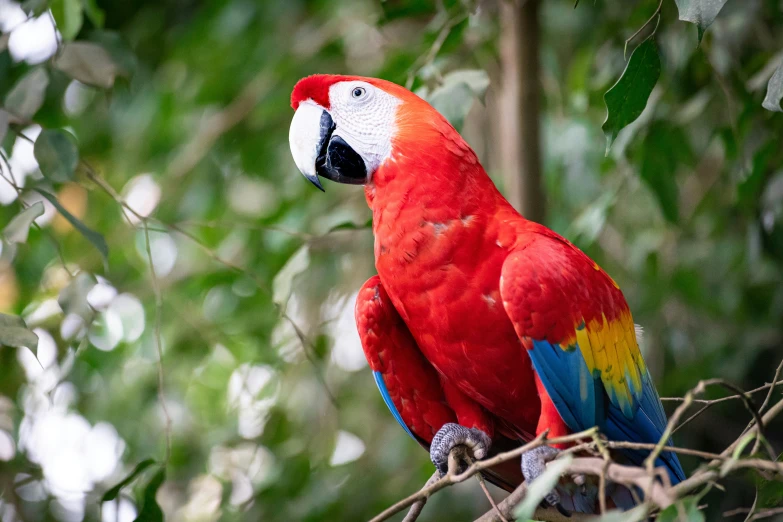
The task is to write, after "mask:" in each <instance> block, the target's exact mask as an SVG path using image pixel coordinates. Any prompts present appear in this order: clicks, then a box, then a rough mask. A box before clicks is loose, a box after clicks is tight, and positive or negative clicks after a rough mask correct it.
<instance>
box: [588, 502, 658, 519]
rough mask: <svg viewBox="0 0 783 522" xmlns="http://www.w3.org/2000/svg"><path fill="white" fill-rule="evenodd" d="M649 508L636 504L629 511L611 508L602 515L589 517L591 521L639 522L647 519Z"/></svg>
mask: <svg viewBox="0 0 783 522" xmlns="http://www.w3.org/2000/svg"><path fill="white" fill-rule="evenodd" d="M648 512H649V509H648V508H647V506H645V505H644V504H642V505H641V506H636V507H635V508H633V509H632V510H630V511H620V510H619V509H613V510H611V511H607V512H606V513H604V514H603V515H601V516H600V517H597V518H591V519H590V520H592V522H641V521H642V520H647V513H648Z"/></svg>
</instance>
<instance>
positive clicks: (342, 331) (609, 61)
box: [0, 0, 783, 522]
mask: <svg viewBox="0 0 783 522" xmlns="http://www.w3.org/2000/svg"><path fill="white" fill-rule="evenodd" d="M523 3H524V4H525V5H523V6H519V5H518V4H514V3H513V2H511V1H507V0H385V1H382V0H316V1H305V0H213V1H196V0H154V1H151V0H149V1H148V0H134V1H125V2H120V1H114V2H109V1H101V0H48V1H47V0H28V1H26V2H24V3H21V4H20V3H17V2H15V1H14V0H0V30H2V37H0V51H1V52H0V99H2V100H4V103H3V107H4V110H2V111H0V134H1V136H0V137H2V139H3V141H2V162H0V167H2V173H3V179H0V205H1V206H0V225H2V226H3V227H4V229H3V243H2V255H1V257H0V312H3V313H5V314H9V315H11V316H21V317H22V318H23V319H24V321H25V323H26V326H27V328H28V329H29V330H31V331H32V332H34V333H35V334H36V335H37V337H38V342H37V346H35V344H34V342H33V341H31V340H30V337H29V331H28V330H26V329H25V328H24V325H23V324H21V323H18V322H16V321H17V320H14V319H12V318H8V317H4V318H3V320H2V321H3V322H2V323H1V324H0V337H1V338H2V342H3V343H4V344H8V345H9V346H6V347H0V491H1V492H2V494H1V496H0V498H1V500H0V519H2V521H3V522H13V521H17V520H27V521H31V520H35V521H37V520H59V521H62V522H75V521H80V520H101V521H105V522H114V521H119V522H131V521H133V520H134V519H136V517H138V516H140V515H143V516H142V517H141V518H142V519H144V520H161V513H160V512H159V511H157V509H158V508H157V505H158V504H159V506H160V509H162V512H164V513H165V515H166V519H167V520H172V521H183V522H184V521H213V520H218V519H220V520H266V521H291V520H296V521H299V520H302V521H337V520H366V519H368V518H370V517H371V516H373V515H375V514H377V513H378V512H380V511H381V510H382V509H383V508H385V507H387V506H388V505H390V504H392V503H393V502H395V501H397V500H399V499H401V498H403V497H404V496H407V495H408V494H409V493H411V492H413V491H414V490H416V489H418V488H419V487H420V486H421V485H422V484H423V483H424V481H425V480H426V479H427V478H428V477H429V476H430V474H431V473H432V465H431V464H430V463H429V460H428V456H427V454H426V452H425V451H424V450H422V449H421V448H420V447H419V446H418V445H417V444H416V443H414V442H413V441H412V440H410V438H409V437H408V436H407V435H406V434H405V433H404V432H403V430H401V429H400V427H399V426H398V425H397V424H396V422H395V421H394V419H393V418H392V416H391V415H390V414H389V412H388V411H387V410H386V407H385V406H384V404H383V401H382V400H381V397H380V394H379V393H378V392H377V390H376V387H375V383H374V382H373V379H372V376H371V372H370V371H369V369H368V368H367V363H366V361H365V359H364V355H363V353H362V350H361V346H360V343H359V339H358V336H357V334H356V331H355V325H354V321H353V304H354V298H355V295H356V291H357V290H358V288H359V287H360V286H361V284H362V283H363V282H364V281H365V280H366V278H368V277H369V276H371V275H373V274H374V268H373V254H372V252H373V250H372V234H371V231H370V229H369V223H368V221H369V220H370V217H371V216H370V212H369V210H368V209H367V207H366V204H365V202H364V194H363V191H362V190H361V189H359V188H357V187H352V186H345V185H336V184H333V183H329V182H326V193H325V194H322V193H321V192H319V191H317V190H315V189H314V188H313V187H312V186H311V185H310V184H309V183H307V182H306V180H305V179H304V178H303V177H302V176H301V175H300V174H299V173H298V172H297V170H296V167H295V166H294V163H293V161H292V159H291V157H290V153H289V150H288V139H287V137H288V126H289V123H290V120H291V117H292V116H293V111H292V110H291V108H290V105H289V95H290V92H291V89H292V87H293V85H294V84H295V82H296V81H297V80H298V79H299V78H301V77H303V76H306V75H309V74H313V73H317V72H326V73H346V74H360V75H368V76H377V77H381V78H385V79H388V80H392V81H395V82H398V83H401V84H405V85H408V86H409V87H411V88H412V89H414V90H416V91H417V92H418V93H420V94H421V95H422V96H425V97H426V98H427V99H429V100H430V101H431V102H432V103H433V104H434V105H435V106H436V107H437V108H438V109H440V110H441V111H442V112H443V113H444V114H445V115H446V116H447V117H448V118H449V119H450V121H451V122H452V123H453V124H454V125H455V126H456V127H457V128H458V129H459V130H460V131H461V132H462V133H463V135H464V136H465V137H466V139H467V140H468V142H469V143H470V144H471V145H472V146H473V147H474V148H475V150H476V152H477V153H478V154H479V156H480V158H481V160H482V162H483V164H484V165H485V166H486V167H487V170H488V171H489V172H490V174H491V175H492V177H493V179H494V180H495V181H496V183H497V184H498V185H499V186H500V187H501V188H502V190H503V191H504V193H505V194H506V195H507V196H508V197H509V199H510V200H511V201H512V202H513V203H514V204H515V205H516V206H517V207H518V208H520V209H521V210H522V211H523V213H524V214H525V215H527V216H528V217H530V218H532V219H536V220H539V221H543V222H544V223H546V224H547V225H548V226H550V227H551V228H553V229H554V230H556V231H557V232H559V233H561V234H563V235H565V236H566V237H567V238H569V239H570V240H572V241H574V242H575V243H576V244H577V245H579V246H580V247H581V248H582V249H584V250H585V251H586V252H587V253H588V254H589V255H590V256H592V257H593V258H594V259H596V260H597V261H598V262H599V263H600V264H601V265H602V266H603V267H604V268H605V269H606V270H607V271H608V272H609V273H610V274H611V275H612V276H613V277H614V279H615V280H616V281H617V282H618V283H619V284H620V286H621V287H622V288H623V289H624V292H625V295H626V297H627V299H628V301H629V304H630V307H631V309H632V311H633V314H634V318H635V321H636V322H637V323H640V324H641V325H643V326H644V328H645V332H646V334H645V338H646V342H645V344H644V346H643V351H644V354H645V357H646V359H647V361H648V364H649V366H650V368H651V372H652V374H653V376H654V378H655V380H656V381H657V383H658V387H659V391H660V393H661V395H662V396H664V397H676V396H682V395H683V394H684V393H685V392H686V391H687V390H688V389H690V388H691V387H693V386H694V385H695V384H696V383H697V382H698V380H699V379H703V378H709V377H723V378H725V379H728V380H730V381H732V382H734V383H736V384H738V385H740V386H742V387H743V388H745V389H750V388H755V387H757V386H761V385H763V384H764V383H765V382H769V381H771V380H772V377H773V374H774V372H775V367H776V366H777V365H778V363H779V362H780V360H781V358H783V349H782V347H781V346H782V343H783V284H781V283H783V146H782V145H783V115H781V114H780V113H779V112H773V111H771V110H767V109H765V108H763V107H762V101H763V100H764V98H765V93H766V91H767V82H768V80H769V79H770V77H772V76H773V73H774V72H775V70H776V68H777V67H779V66H781V62H782V61H783V14H782V13H783V2H781V1H780V0H732V1H729V2H728V3H726V5H725V7H724V8H723V9H722V10H721V12H720V14H719V15H718V16H717V18H716V19H715V21H714V23H713V24H712V25H711V26H710V27H709V29H708V30H707V31H706V33H705V35H704V38H703V40H702V41H701V44H700V45H699V40H698V36H697V27H696V26H695V25H694V24H691V23H686V22H684V21H680V20H678V14H679V13H678V9H677V7H678V6H677V5H675V2H674V1H671V0H665V1H664V2H662V3H661V18H660V20H659V21H655V20H653V23H651V24H650V25H648V26H646V27H645V29H644V30H643V31H642V34H641V35H639V36H637V37H636V38H634V39H633V40H631V42H630V43H629V44H628V45H627V47H628V49H627V54H625V53H624V48H625V47H626V39H627V38H629V37H630V36H632V35H633V34H634V33H635V32H636V31H637V29H639V28H640V27H643V25H644V24H645V22H646V21H647V20H648V18H650V17H651V16H652V15H653V14H654V13H655V12H656V8H658V6H659V1H658V0H639V1H634V2H629V1H620V0H598V1H595V2H594V1H582V2H579V3H578V5H577V6H576V7H575V6H574V0H547V1H546V2H543V1H537V0H528V1H527V2H523ZM678 3H680V4H682V3H685V2H678ZM713 3H715V2H713ZM717 3H720V2H717ZM656 23H657V25H656ZM653 30H655V35H654V41H655V43H656V45H657V48H658V52H659V54H660V60H661V73H660V79H659V80H658V82H657V84H656V82H654V81H653V82H652V85H655V87H654V89H653V90H652V94H651V95H650V97H649V101H648V102H647V104H646V109H645V110H644V112H643V113H642V114H641V116H640V117H639V118H638V119H636V121H635V122H633V123H632V124H631V125H629V126H628V127H627V128H625V129H624V130H623V131H622V132H620V134H619V136H618V137H617V139H616V141H615V142H614V144H613V145H612V147H611V149H609V150H608V153H607V154H605V151H606V139H605V137H604V133H603V131H602V124H603V122H604V120H605V118H606V114H607V109H606V105H605V103H604V99H603V95H604V93H605V92H606V91H607V90H608V89H609V88H610V87H611V86H612V85H613V84H614V83H615V82H616V81H617V80H618V78H620V76H621V74H622V72H623V70H624V68H625V66H626V63H627V58H628V56H630V55H631V53H632V51H633V49H634V48H635V47H636V46H637V45H638V44H639V43H640V42H641V41H642V40H643V39H644V38H646V37H647V35H648V34H650V33H651V32H652V31H653ZM58 49H59V50H58ZM536 58H538V59H536ZM780 74H781V75H783V72H781V73H780ZM780 84H781V86H779V87H778V89H783V77H782V78H781V79H780ZM652 85H650V88H652ZM768 97H769V96H768ZM779 99H780V98H778V101H779ZM767 105H768V104H767ZM642 106H644V104H642ZM777 108H778V109H780V106H779V104H778V106H777ZM537 143H539V144H540V145H537ZM58 207H59V211H58ZM33 220H34V221H33ZM31 223H34V224H33V226H31ZM150 262H151V265H150ZM150 266H152V268H153V269H154V271H151V270H150ZM30 346H33V348H30ZM161 354H162V364H159V356H160V355H161ZM721 394H722V392H720V391H711V392H710V393H708V394H707V397H711V398H715V397H719V396H721ZM762 395H763V394H762ZM779 396H780V393H779V392H778V393H777V394H776V397H779ZM756 398H757V399H756V400H757V401H760V400H761V398H762V397H760V396H758V395H757V396H756ZM675 405H676V403H674V402H666V403H665V406H666V408H667V410H668V411H669V412H671V409H673V407H675ZM748 420H749V417H748V414H747V412H746V411H745V410H744V409H743V408H742V406H741V404H740V403H739V402H735V401H729V402H725V403H721V404H719V405H716V406H715V407H714V408H711V409H709V410H707V411H706V412H705V413H704V414H703V415H701V416H700V417H698V418H697V419H696V420H694V421H693V422H690V423H688V424H687V425H685V426H684V427H683V428H682V429H681V430H679V431H678V432H677V433H676V434H675V441H676V443H677V444H678V445H681V446H688V447H694V448H699V449H702V450H705V451H718V452H719V451H721V450H722V449H723V448H725V447H726V446H727V445H728V444H729V443H730V442H731V441H733V440H734V439H735V438H736V437H737V436H738V434H739V433H740V432H741V431H742V429H743V428H744V427H745V425H746V424H747V422H748ZM780 428H783V426H781V425H780V424H778V426H777V431H775V429H772V428H770V430H769V433H773V434H775V433H777V435H775V436H776V437H777V439H776V440H773V441H772V442H773V444H775V445H776V448H777V449H778V450H780V449H781V447H783V437H781V435H780V434H781V433H783V432H781V429H780ZM167 439H170V443H168V444H167ZM168 448H170V451H169V449H168ZM149 459H152V460H149ZM682 460H683V464H684V466H685V468H686V470H692V469H694V468H695V466H696V465H697V464H698V463H697V462H696V461H695V460H691V459H690V458H688V457H684V458H683V459H682ZM164 464H165V466H164ZM137 466H139V467H140V468H141V469H140V473H139V474H138V475H134V476H131V477H130V478H131V479H132V480H129V481H128V483H127V485H124V487H123V488H121V490H118V489H117V488H115V489H111V488H112V487H113V486H115V485H117V484H118V483H120V481H121V480H122V479H123V478H124V477H127V476H128V475H129V474H130V473H131V472H132V471H133V470H134V468H136V467H137ZM163 470H165V475H164V472H163ZM728 484H729V487H728V488H727V491H726V492H721V491H717V490H714V492H713V493H711V494H710V495H708V496H707V497H706V498H705V499H704V501H703V502H706V503H708V504H709V508H708V510H709V511H708V516H707V520H717V519H720V518H721V516H722V515H721V513H723V512H724V511H726V510H729V509H733V508H737V507H749V506H750V505H751V503H752V502H753V498H754V496H753V495H754V491H753V488H752V487H751V486H749V485H748V484H747V483H741V482H739V481H737V482H736V483H734V482H729V483H728ZM495 493H496V498H498V499H499V498H501V495H500V494H499V493H498V492H497V491H495ZM102 499H107V501H106V502H103V503H102V502H101V500H102ZM155 499H157V504H156V503H155V502H154V500H155ZM488 509H489V504H488V503H487V500H486V498H485V497H484V495H483V494H482V493H481V491H480V489H479V488H478V485H477V484H476V483H475V482H473V481H468V482H467V483H464V484H462V485H460V486H458V487H453V488H449V490H447V491H444V492H441V493H439V494H438V495H436V496H435V497H434V498H432V499H431V501H430V503H429V504H428V505H427V507H426V508H425V512H424V514H423V516H422V517H421V519H420V520H430V521H432V520H454V521H470V520H473V519H474V518H476V517H477V516H479V515H480V514H482V513H484V512H485V511H487V510H488ZM398 518H399V517H398ZM740 520H741V518H740Z"/></svg>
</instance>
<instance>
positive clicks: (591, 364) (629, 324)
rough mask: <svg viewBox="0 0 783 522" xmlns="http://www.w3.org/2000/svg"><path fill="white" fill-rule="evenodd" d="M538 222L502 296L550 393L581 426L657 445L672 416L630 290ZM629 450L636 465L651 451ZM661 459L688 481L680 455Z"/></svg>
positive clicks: (567, 418) (514, 260) (507, 266)
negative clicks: (645, 349)
mask: <svg viewBox="0 0 783 522" xmlns="http://www.w3.org/2000/svg"><path fill="white" fill-rule="evenodd" d="M537 227H538V228H537V229H535V230H534V231H532V232H530V237H528V238H527V239H528V240H527V241H525V242H524V243H522V244H520V246H519V247H517V249H516V250H515V251H513V252H512V253H511V254H510V255H509V256H508V258H507V259H506V261H505V262H504V264H503V269H502V271H501V278H500V295H501V298H502V300H503V305H504V307H505V310H506V313H507V314H508V316H509V319H511V322H512V323H513V325H514V329H515V330H516V332H517V335H518V336H519V337H520V340H521V342H522V344H523V346H524V347H525V348H526V349H527V351H528V354H529V355H530V358H531V360H532V362H533V367H534V368H535V371H536V373H537V374H538V377H539V378H540V379H541V382H542V384H543V385H544V388H545V389H546V392H547V394H548V395H549V396H550V398H551V399H552V402H553V403H554V405H555V408H556V409H557V412H558V413H559V414H560V416H561V417H562V419H563V421H564V422H565V423H566V425H567V426H568V427H569V428H570V429H571V430H573V431H582V430H585V429H588V428H591V427H593V426H598V427H599V428H600V429H601V430H602V431H603V433H605V434H606V435H607V436H608V437H609V438H610V439H613V440H623V441H632V442H642V443H657V442H658V441H659V440H660V438H661V435H662V434H663V432H664V429H665V428H666V422H667V421H666V413H665V412H664V410H663V406H662V405H661V401H660V399H659V398H658V393H657V391H656V390H655V386H654V384H653V382H652V379H651V377H650V374H649V372H648V370H647V367H646V365H645V363H644V360H643V359H642V354H641V351H640V350H639V345H638V343H637V339H636V332H635V326H634V323H633V319H632V317H631V313H630V310H629V309H628V304H627V303H626V301H625V298H624V297H623V295H622V292H621V291H620V289H619V287H618V286H617V284H616V283H615V282H614V281H613V280H612V278H611V277H609V275H608V274H606V272H604V271H603V270H602V269H601V268H600V267H599V266H598V265H597V264H596V263H595V262H593V261H592V260H591V259H590V258H589V257H587V255H585V254H584V253H583V252H582V251H581V250H579V249H578V248H576V247H575V246H574V245H573V244H571V243H570V242H568V241H567V240H565V239H564V238H562V237H560V236H559V235H557V234H555V233H554V232H552V231H550V230H548V229H545V228H544V227H540V226H537ZM669 443H670V444H671V441H669ZM623 453H624V454H625V456H626V457H627V458H628V459H629V460H630V461H631V462H634V463H636V464H641V463H642V461H643V460H644V458H645V457H646V456H647V454H648V452H646V451H637V450H624V451H623ZM657 463H658V464H659V465H665V466H666V467H667V469H668V470H669V474H670V476H671V478H672V480H673V481H675V482H679V481H680V480H683V479H684V478H685V475H684V472H683V470H682V467H681V466H680V463H679V460H678V459H677V456H676V455H675V454H674V453H672V452H663V453H662V454H661V457H660V458H659V459H658V462H657Z"/></svg>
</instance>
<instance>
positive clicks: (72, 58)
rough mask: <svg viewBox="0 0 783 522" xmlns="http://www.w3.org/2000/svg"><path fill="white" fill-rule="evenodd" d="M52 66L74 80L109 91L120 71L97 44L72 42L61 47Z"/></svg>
mask: <svg viewBox="0 0 783 522" xmlns="http://www.w3.org/2000/svg"><path fill="white" fill-rule="evenodd" d="M54 66H55V67H56V68H57V69H59V70H61V71H62V72H64V73H65V74H67V75H68V76H70V77H71V78H73V79H75V80H79V81H80V82H82V83H85V84H87V85H94V86H96V87H102V88H104V89H109V88H111V87H112V86H113V85H114V79H115V78H116V77H117V76H118V75H119V74H120V70H119V68H118V67H117V65H116V64H115V63H114V60H112V57H111V55H110V54H109V53H108V52H107V51H106V49H104V48H103V47H101V46H100V45H98V44H95V43H90V42H73V43H69V44H65V45H63V49H62V51H61V52H60V53H59V54H58V55H57V56H56V57H55V59H54Z"/></svg>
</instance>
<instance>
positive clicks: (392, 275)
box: [375, 214, 539, 431]
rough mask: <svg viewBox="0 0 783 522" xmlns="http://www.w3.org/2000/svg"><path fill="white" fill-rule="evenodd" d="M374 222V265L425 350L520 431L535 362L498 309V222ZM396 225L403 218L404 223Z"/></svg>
mask: <svg viewBox="0 0 783 522" xmlns="http://www.w3.org/2000/svg"><path fill="white" fill-rule="evenodd" d="M412 221H413V223H407V225H408V226H405V225H406V223H404V219H400V217H398V219H397V220H396V221H395V225H396V226H395V227H394V231H393V232H391V233H386V231H385V230H383V228H384V227H382V226H381V227H378V228H379V229H380V230H376V231H375V232H376V236H375V254H376V268H377V270H378V274H379V276H380V278H381V280H382V282H383V284H384V287H385V288H386V289H387V291H388V293H389V296H390V298H391V300H392V303H393V304H394V306H395V308H396V309H397V311H398V312H399V313H400V315H401V316H402V318H403V320H404V321H405V323H406V324H407V326H408V328H409V329H410V331H411V333H412V334H413V337H414V338H415V339H416V341H417V343H418V345H419V348H420V349H421V351H422V353H423V354H424V356H425V357H426V358H427V359H428V360H429V361H430V363H432V365H433V366H434V367H435V368H436V369H437V370H438V372H440V373H441V374H442V375H443V376H444V377H445V378H446V379H448V380H449V381H450V382H452V383H453V384H455V385H456V386H457V387H458V388H460V390H461V391H462V392H463V393H465V394H466V395H468V396H469V397H471V398H472V399H473V400H475V401H476V402H478V403H479V404H481V405H482V406H483V407H484V408H486V409H487V410H489V411H490V412H492V413H493V414H495V415H496V416H499V417H501V418H503V419H505V420H506V421H508V422H510V423H512V424H513V425H515V426H517V428H519V429H520V430H523V431H532V430H531V426H532V427H533V428H534V427H535V422H536V421H537V418H538V413H539V402H538V395H537V392H536V389H535V381H534V376H533V369H532V365H531V363H530V360H529V357H528V355H527V352H526V350H525V349H524V348H523V347H522V345H521V343H520V341H519V339H518V337H517V335H516V333H515V331H514V328H513V326H512V324H511V322H510V320H509V319H508V316H507V314H506V312H505V310H504V308H503V303H502V300H501V297H500V272H501V268H502V266H503V261H504V260H505V258H506V256H507V252H508V246H509V245H508V244H504V243H507V241H506V239H505V238H504V237H503V234H502V233H500V232H501V231H500V230H498V226H497V224H493V222H492V221H491V220H486V219H483V218H481V217H479V216H475V215H470V214H462V215H458V216H457V217H454V218H451V219H442V220H440V221H438V220H434V219H413V220H412ZM400 225H403V226H402V227H401V226H400Z"/></svg>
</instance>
